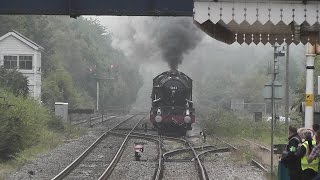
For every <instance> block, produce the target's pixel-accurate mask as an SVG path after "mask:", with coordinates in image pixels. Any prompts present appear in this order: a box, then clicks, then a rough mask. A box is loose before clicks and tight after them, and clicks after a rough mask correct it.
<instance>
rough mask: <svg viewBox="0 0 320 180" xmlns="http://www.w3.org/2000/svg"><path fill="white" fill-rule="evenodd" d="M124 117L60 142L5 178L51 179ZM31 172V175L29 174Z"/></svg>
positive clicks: (24, 179)
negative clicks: (62, 142) (71, 139)
mask: <svg viewBox="0 0 320 180" xmlns="http://www.w3.org/2000/svg"><path fill="white" fill-rule="evenodd" d="M124 118H125V117H119V118H115V119H112V120H110V121H107V122H105V123H104V124H103V125H100V126H99V127H97V128H92V129H91V130H90V131H88V133H87V134H86V135H84V136H82V137H80V138H78V139H76V140H73V141H71V142H68V143H64V144H61V145H60V146H58V147H57V148H55V149H53V150H52V151H50V152H48V153H45V154H42V155H39V156H37V157H36V158H35V159H34V160H32V161H31V162H28V163H26V164H25V165H24V166H22V167H20V168H19V169H18V170H17V171H16V172H14V173H12V174H10V175H9V177H7V178H6V179H14V180H16V179H19V180H20V179H23V180H26V179H41V180H43V179H51V178H53V177H54V176H56V175H57V174H58V173H59V172H60V171H62V170H63V169H64V168H65V167H66V166H68V165H69V164H70V163H71V162H72V161H73V160H74V159H75V158H77V157H78V156H79V155H80V154H81V153H82V152H83V151H84V150H85V149H86V148H87V147H88V146H90V145H91V144H92V143H93V142H94V141H95V139H97V138H98V137H99V136H100V135H101V134H102V133H103V132H104V131H106V130H107V129H110V128H111V127H114V126H115V125H116V124H117V123H119V122H120V121H121V120H124ZM31 174H33V175H31Z"/></svg>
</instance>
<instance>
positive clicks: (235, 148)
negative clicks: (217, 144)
mask: <svg viewBox="0 0 320 180" xmlns="http://www.w3.org/2000/svg"><path fill="white" fill-rule="evenodd" d="M214 137H215V138H216V139H218V140H219V141H221V142H223V143H224V144H226V145H228V146H229V147H231V148H232V149H234V150H239V149H238V148H237V147H235V146H233V145H232V144H230V143H227V142H226V141H224V140H223V139H221V138H219V137H217V136H214Z"/></svg>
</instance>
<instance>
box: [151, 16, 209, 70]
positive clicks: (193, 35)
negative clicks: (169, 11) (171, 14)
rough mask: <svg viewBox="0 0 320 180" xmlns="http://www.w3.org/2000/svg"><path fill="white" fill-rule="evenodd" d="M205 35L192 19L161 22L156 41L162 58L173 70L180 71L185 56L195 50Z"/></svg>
mask: <svg viewBox="0 0 320 180" xmlns="http://www.w3.org/2000/svg"><path fill="white" fill-rule="evenodd" d="M202 37H203V35H202V34H201V32H200V30H199V29H197V27H196V26H195V25H194V24H193V23H192V19H191V18H177V19H170V20H167V21H160V24H159V27H158V28H156V32H155V40H156V42H157V44H158V46H159V48H160V49H161V53H162V58H163V59H164V60H165V61H166V62H167V63H168V64H169V67H170V68H171V69H178V65H179V64H181V63H182V60H183V55H184V54H185V53H188V52H189V51H190V50H192V49H194V48H195V47H196V46H197V45H198V43H199V42H200V41H201V39H202Z"/></svg>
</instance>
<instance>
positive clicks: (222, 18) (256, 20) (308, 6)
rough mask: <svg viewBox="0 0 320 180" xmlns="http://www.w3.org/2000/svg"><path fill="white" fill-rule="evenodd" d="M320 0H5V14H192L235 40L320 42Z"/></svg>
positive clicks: (216, 34)
mask: <svg viewBox="0 0 320 180" xmlns="http://www.w3.org/2000/svg"><path fill="white" fill-rule="evenodd" d="M319 10H320V2H319V1H318V0H135V1H132V0H90V1H88V0H28V1H21V0H2V1H1V6H0V14H43V15H70V16H71V17H77V16H80V15H117V16H190V17H192V16H193V17H194V22H195V24H196V25H197V26H198V27H199V28H200V29H202V30H203V31H204V32H206V33H207V34H208V35H210V36H211V37H213V38H215V39H217V40H219V41H222V42H225V43H228V44H232V43H234V42H238V43H240V44H242V43H246V44H251V43H255V44H259V43H262V44H266V43H271V44H273V43H275V42H278V43H280V44H281V43H283V42H287V43H296V44H297V43H299V42H302V43H303V44H306V43H307V42H310V43H312V44H313V43H315V42H317V41H318V40H319V38H320V37H319V31H320V30H319V28H320V23H319V15H320V14H319Z"/></svg>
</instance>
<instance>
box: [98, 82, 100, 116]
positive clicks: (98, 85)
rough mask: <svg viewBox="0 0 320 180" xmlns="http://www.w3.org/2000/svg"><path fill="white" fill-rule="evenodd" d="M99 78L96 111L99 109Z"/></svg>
mask: <svg viewBox="0 0 320 180" xmlns="http://www.w3.org/2000/svg"><path fill="white" fill-rule="evenodd" d="M99 88H100V87H99V80H98V79H97V112H98V111H99V96H100V95H99V90H100V89H99Z"/></svg>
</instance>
